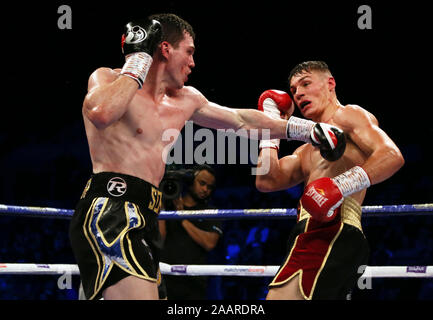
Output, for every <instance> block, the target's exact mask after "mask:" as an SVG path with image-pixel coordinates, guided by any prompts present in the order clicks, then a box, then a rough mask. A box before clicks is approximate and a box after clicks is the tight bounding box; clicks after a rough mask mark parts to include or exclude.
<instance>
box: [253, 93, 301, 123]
mask: <svg viewBox="0 0 433 320" xmlns="http://www.w3.org/2000/svg"><path fill="white" fill-rule="evenodd" d="M258 109H259V110H260V111H263V112H264V113H265V114H266V115H268V116H270V117H271V118H273V119H281V116H284V115H289V116H291V115H292V113H293V111H294V104H293V103H292V99H291V98H290V96H289V94H288V93H286V92H284V91H280V90H266V91H265V92H263V93H262V94H261V95H260V98H259V102H258Z"/></svg>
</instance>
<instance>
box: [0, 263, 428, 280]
mask: <svg viewBox="0 0 433 320" xmlns="http://www.w3.org/2000/svg"><path fill="white" fill-rule="evenodd" d="M159 266H160V269H161V273H162V274H168V275H182V276H239V277H273V276H274V275H275V274H276V272H277V271H278V268H279V266H247V265H170V264H167V263H163V262H161V263H160V264H159ZM7 274H12V275H63V274H70V275H79V274H80V272H79V270H78V266H77V265H75V264H37V263H1V264H0V276H1V275H7ZM362 277H364V278H433V266H366V267H365V270H364V273H363V274H362Z"/></svg>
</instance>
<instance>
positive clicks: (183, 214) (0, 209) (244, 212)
mask: <svg viewBox="0 0 433 320" xmlns="http://www.w3.org/2000/svg"><path fill="white" fill-rule="evenodd" d="M432 212H433V203H426V204H404V205H385V206H363V207H362V213H364V214H366V216H379V215H381V214H386V215H390V214H393V215H413V214H420V213H421V214H422V213H425V214H430V213H432ZM1 214H4V215H10V216H18V217H36V218H56V219H70V218H71V217H72V215H73V214H74V210H72V209H57V208H43V207H25V206H11V205H4V204H0V215H1ZM159 217H160V219H163V220H174V219H184V218H188V219H209V218H210V219H233V218H257V217H269V218H290V217H296V209H208V210H192V211H161V213H160V216H159Z"/></svg>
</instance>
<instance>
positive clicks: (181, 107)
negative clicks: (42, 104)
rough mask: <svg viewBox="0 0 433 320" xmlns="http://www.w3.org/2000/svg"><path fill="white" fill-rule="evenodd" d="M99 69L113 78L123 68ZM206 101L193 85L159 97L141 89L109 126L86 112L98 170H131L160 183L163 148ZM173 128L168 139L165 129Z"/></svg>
mask: <svg viewBox="0 0 433 320" xmlns="http://www.w3.org/2000/svg"><path fill="white" fill-rule="evenodd" d="M99 72H104V73H105V74H106V76H107V77H112V78H113V80H114V79H116V78H117V77H119V76H120V75H119V70H111V69H105V70H100V71H99ZM108 81H110V80H108ZM204 101H205V100H204V99H203V97H202V96H201V95H200V94H199V93H198V92H197V90H195V89H194V88H192V87H183V88H182V89H180V90H175V91H172V93H171V94H164V95H163V96H162V98H161V99H160V100H159V101H155V100H154V99H153V97H152V96H150V95H149V94H148V92H146V91H145V90H137V93H136V94H135V95H134V97H133V98H132V100H131V101H130V103H129V105H128V107H127V111H126V112H125V113H124V115H123V116H122V117H121V118H120V119H119V120H118V121H116V122H115V123H113V124H111V125H110V126H108V127H106V128H103V129H98V128H97V127H95V126H94V125H93V124H92V123H91V121H90V120H89V119H88V118H87V117H85V116H84V124H85V128H86V134H87V139H88V142H89V149H90V156H91V159H92V164H93V171H94V173H98V172H102V171H112V172H119V173H124V174H129V175H132V176H136V177H138V178H141V179H143V180H145V181H148V182H149V183H151V184H153V185H155V186H158V185H159V182H160V180H161V179H162V176H163V175H164V170H165V162H164V160H165V159H163V157H164V155H163V150H164V149H165V148H166V147H167V145H168V144H172V143H173V142H174V141H173V140H174V139H173V138H174V133H176V132H178V133H179V132H180V131H181V130H182V128H183V126H184V125H185V121H187V120H188V119H190V118H191V116H192V114H193V113H194V111H195V110H196V109H197V108H198V107H199V106H200V104H203V103H204ZM169 129H170V136H172V137H173V138H172V139H171V140H170V141H164V139H163V133H164V132H165V131H167V130H169Z"/></svg>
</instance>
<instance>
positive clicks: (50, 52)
mask: <svg viewBox="0 0 433 320" xmlns="http://www.w3.org/2000/svg"><path fill="white" fill-rule="evenodd" d="M62 4H67V5H69V6H70V7H71V8H72V29H71V30H60V29H59V28H58V27H57V20H58V18H59V17H60V14H59V13H57V9H58V7H59V6H60V5H62ZM363 4H367V5H369V6H370V7H371V9H372V19H373V20H372V21H373V28H372V30H360V29H359V28H358V26H357V20H358V18H359V17H360V14H358V13H357V10H358V7H359V6H360V5H363ZM2 12H3V16H4V19H3V20H2V21H1V30H2V31H1V32H2V40H3V43H2V49H3V50H2V51H3V67H2V71H3V72H2V77H3V79H4V81H2V85H1V86H2V101H3V102H2V122H1V124H2V125H1V128H0V145H1V151H0V164H1V168H2V179H1V180H0V203H3V204H9V205H28V206H48V207H57V208H67V209H72V208H74V206H75V203H76V201H77V199H78V198H79V195H80V194H81V191H82V188H83V187H84V184H85V182H86V181H87V178H88V176H89V174H90V173H91V163H90V158H89V153H88V146H87V141H86V137H85V132H84V127H83V123H82V118H81V104H82V101H83V98H84V96H85V94H86V86H87V79H88V77H89V75H90V74H91V73H92V72H93V71H94V70H95V69H96V68H98V67H101V66H104V67H111V68H115V67H121V66H122V64H123V61H124V60H123V57H122V54H121V50H120V37H121V34H122V32H123V25H124V24H125V23H126V22H128V21H129V20H131V19H133V18H137V17H144V16H147V15H149V14H153V13H162V12H171V13H175V14H178V15H179V16H181V17H182V18H184V19H185V20H187V21H188V22H189V23H190V24H191V25H192V26H193V28H194V30H195V33H196V35H197V38H196V41H195V44H196V53H195V56H194V58H195V63H196V67H195V68H194V70H193V73H192V74H191V76H190V81H189V82H188V83H187V84H188V85H191V86H194V87H195V88H197V89H198V90H200V91H201V92H202V93H203V94H204V95H205V96H206V97H207V98H208V99H209V100H211V101H214V102H216V103H219V104H221V105H225V106H229V107H236V108H255V107H256V104H257V99H258V97H259V95H260V94H261V93H262V92H263V91H264V90H266V89H271V88H273V89H280V90H288V88H287V75H288V73H289V71H290V69H291V68H292V67H293V66H294V65H295V64H297V63H299V62H302V61H306V60H324V61H326V62H327V63H328V65H329V66H330V68H331V71H332V73H333V75H334V77H335V79H336V82H337V96H338V98H339V100H340V102H341V103H343V104H349V103H352V104H358V105H361V106H362V107H364V108H365V109H367V110H368V111H370V112H372V113H373V114H374V115H375V116H376V118H377V119H378V120H379V123H380V126H381V128H382V129H383V130H384V131H385V132H387V133H388V134H389V135H390V137H391V138H392V139H393V140H394V141H395V143H396V144H397V145H398V146H399V148H400V150H401V151H402V153H403V155H404V157H405V160H406V164H405V166H404V167H403V168H402V169H401V170H400V171H399V172H397V173H396V174H395V175H394V176H393V177H392V178H391V179H389V180H387V181H385V182H383V183H381V184H379V185H375V186H373V187H371V188H370V189H369V192H368V193H367V197H366V199H365V202H364V205H373V204H416V203H430V202H432V195H433V182H432V181H433V174H432V170H431V164H430V157H429V149H430V147H431V141H432V138H433V129H432V126H431V125H430V121H431V114H432V112H431V109H432V103H431V74H432V68H431V60H430V59H431V56H432V52H431V51H432V50H431V46H429V42H430V40H429V37H430V33H431V24H430V20H431V18H430V16H429V12H430V11H429V8H428V7H427V6H426V5H421V2H419V3H418V2H413V1H411V2H410V3H406V4H398V3H395V2H391V1H390V2H381V4H380V5H379V4H377V3H376V2H371V1H370V2H357V1H355V2H353V3H343V4H342V3H341V2H333V1H326V2H317V3H316V2H311V1H308V2H296V3H292V2H290V1H284V2H281V1H266V2H260V3H251V2H250V1H245V2H235V1H203V2H187V1H182V2H180V1H159V2H158V3H156V4H154V3H151V2H148V1H146V2H122V3H117V4H113V3H112V2H106V1H104V2H102V1H92V2H88V3H83V2H78V1H58V2H56V1H50V2H37V3H36V2H34V3H15V4H11V5H8V6H7V7H6V8H4V9H3V10H2ZM295 115H296V116H300V113H299V111H296V112H295ZM298 145H299V144H297V143H296V142H290V143H287V142H282V146H281V151H280V155H284V154H287V153H290V152H292V151H293V150H294V148H295V147H297V146H298ZM216 169H217V173H218V177H217V179H218V188H217V191H216V193H215V194H214V205H215V206H217V207H218V208H271V207H274V208H281V207H287V208H294V207H295V206H296V202H297V199H298V198H299V196H300V192H301V188H302V186H299V187H296V188H292V189H291V190H288V191H287V192H286V191H284V192H278V193H272V194H261V193H259V192H258V191H257V190H255V188H254V177H253V176H251V175H250V169H251V166H250V165H224V166H223V165H218V166H216ZM293 223H294V221H293V220H272V221H271V220H268V221H265V220H248V221H227V222H225V236H224V238H223V239H222V240H221V241H220V244H219V245H218V247H217V248H216V250H214V252H213V253H212V254H211V256H210V261H211V262H212V263H218V264H220V263H245V264H247V263H248V264H266V265H270V264H275V265H277V264H280V263H281V259H282V257H283V256H284V254H285V242H286V239H287V235H288V232H289V230H290V228H291V226H292V225H293ZM363 223H364V228H365V232H366V235H367V237H368V238H369V240H370V245H371V247H372V261H371V263H370V264H371V265H384V264H385V265H387V264H394V265H410V264H415V265H417V264H421V265H427V264H432V263H433V261H432V256H431V247H432V218H430V217H429V216H419V217H416V218H414V217H388V218H383V219H382V220H380V219H379V218H364V220H363ZM67 224H68V222H67V221H62V220H46V219H36V218H27V219H22V218H20V219H18V218H13V217H5V216H2V217H0V228H1V239H0V241H1V242H0V261H1V262H36V263H75V262H74V260H73V258H72V252H71V250H70V247H69V243H68V239H67ZM261 230H267V231H265V232H264V234H266V232H268V236H267V237H264V238H263V241H261V242H260V241H259V242H260V244H259V247H260V248H262V249H261V251H260V250H259V251H260V252H259V251H258V253H257V256H252V257H251V259H250V260H242V261H235V260H233V259H232V258H233V257H230V254H228V251H229V249H228V248H229V247H230V245H233V243H234V244H235V245H237V246H238V247H239V248H240V249H241V251H240V252H241V253H242V252H243V251H242V250H244V252H252V251H251V250H249V249H248V245H251V243H248V236H249V235H250V236H251V237H252V238H254V237H253V235H254V234H255V233H256V232H261ZM259 238H260V237H259ZM381 250H382V251H381ZM241 256H242V254H241ZM243 256H244V257H245V255H243ZM227 257H229V258H227ZM385 258H386V259H385ZM230 259H232V260H230ZM245 259H246V258H245ZM375 259H376V260H375ZM30 279H35V280H34V281H31V282H32V283H33V285H34V286H37V289H35V288H34V287H31V286H30V284H29V281H30ZM36 279H38V280H36ZM39 279H41V277H31V276H24V277H21V276H20V277H5V276H1V277H0V281H1V282H0V285H1V288H0V295H1V296H0V297H1V298H3V299H14V298H18V299H66V298H74V297H75V294H76V291H75V289H74V290H63V291H59V290H58V289H57V288H56V281H55V280H52V279H51V278H50V279H51V280H52V284H46V283H50V281H51V280H50V279H49V277H48V278H47V279H43V280H42V281H43V282H44V284H40V283H39V282H41V283H42V281H41V280H39ZM49 280H50V281H49ZM269 280H270V279H266V278H265V279H260V280H258V279H248V278H246V279H239V278H238V279H227V278H224V279H221V278H218V279H213V280H212V281H213V283H212V286H211V291H212V292H210V297H211V298H214V299H222V298H230V297H231V296H230V294H234V295H235V296H234V298H241V299H257V298H263V296H264V292H265V289H264V287H265V285H266V284H267V282H269ZM242 281H243V282H245V283H246V282H248V283H249V284H250V286H251V288H250V289H248V292H245V290H244V291H242V292H237V291H234V290H231V289H230V288H239V287H242V286H243V287H247V286H246V285H245V284H243V285H242V286H239V282H242ZM23 288H24V289H23ZM218 288H219V289H218ZM227 288H229V289H227ZM426 288H427V289H426ZM2 289H4V290H2ZM423 290H424V291H423ZM423 292H427V293H423ZM431 292H432V281H431V280H428V279H426V280H405V279H400V280H385V279H381V280H374V282H373V290H364V291H362V292H358V293H354V298H359V299H391V300H393V299H431V298H432V296H433V295H432V293H431Z"/></svg>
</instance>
